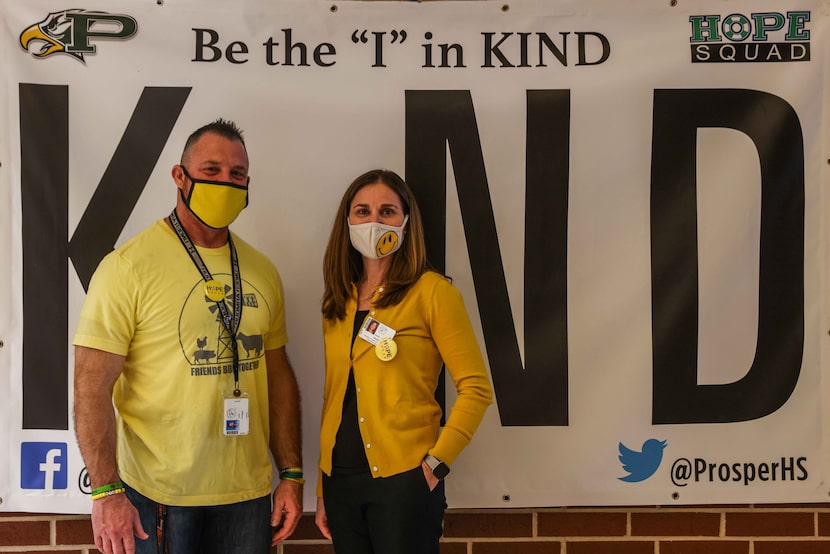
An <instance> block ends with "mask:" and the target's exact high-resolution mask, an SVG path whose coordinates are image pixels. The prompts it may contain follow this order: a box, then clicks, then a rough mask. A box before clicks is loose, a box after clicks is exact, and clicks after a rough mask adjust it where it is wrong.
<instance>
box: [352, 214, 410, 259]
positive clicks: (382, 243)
mask: <svg viewBox="0 0 830 554" xmlns="http://www.w3.org/2000/svg"><path fill="white" fill-rule="evenodd" d="M407 221H409V216H408V215H407V216H406V217H404V218H403V223H401V226H400V227H395V226H394V225H384V224H383V223H377V222H371V223H360V224H358V225H352V224H351V223H349V239H351V242H352V246H354V247H355V250H357V251H358V252H360V253H361V254H363V255H364V256H365V257H367V258H369V259H372V260H378V259H380V258H385V257H386V256H388V255H390V254H393V253H394V252H397V251H398V249H399V248H400V247H401V244H403V237H404V232H403V229H404V227H406V222H407Z"/></svg>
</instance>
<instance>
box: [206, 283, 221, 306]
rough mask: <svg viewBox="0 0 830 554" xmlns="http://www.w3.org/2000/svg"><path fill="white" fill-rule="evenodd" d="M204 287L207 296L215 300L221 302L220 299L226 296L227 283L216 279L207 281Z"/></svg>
mask: <svg viewBox="0 0 830 554" xmlns="http://www.w3.org/2000/svg"><path fill="white" fill-rule="evenodd" d="M204 289H205V296H207V297H208V298H210V299H211V300H213V301H214V302H219V301H220V300H222V299H223V298H225V285H223V284H222V283H220V282H219V281H217V280H216V279H211V280H210V281H205V286H204Z"/></svg>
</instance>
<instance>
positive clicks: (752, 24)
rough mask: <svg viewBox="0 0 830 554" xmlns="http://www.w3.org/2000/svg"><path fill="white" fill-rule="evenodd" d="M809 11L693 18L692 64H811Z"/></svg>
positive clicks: (690, 20)
mask: <svg viewBox="0 0 830 554" xmlns="http://www.w3.org/2000/svg"><path fill="white" fill-rule="evenodd" d="M809 22H810V12H809V11H789V12H787V13H778V12H759V13H752V14H750V15H748V16H747V15H744V14H740V13H732V14H729V15H726V16H720V15H693V16H691V17H689V23H690V24H691V27H692V29H691V38H690V39H689V41H690V42H691V49H692V63H719V62H754V63H759V62H763V63H766V62H807V61H810V30H809V29H808V28H807V24H808V23H809Z"/></svg>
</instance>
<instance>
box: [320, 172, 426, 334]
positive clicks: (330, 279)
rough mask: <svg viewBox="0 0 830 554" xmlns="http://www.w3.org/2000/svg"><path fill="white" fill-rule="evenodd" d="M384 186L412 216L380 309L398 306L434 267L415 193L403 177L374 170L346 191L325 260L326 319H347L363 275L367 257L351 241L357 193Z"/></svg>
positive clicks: (396, 256) (385, 288) (395, 254)
mask: <svg viewBox="0 0 830 554" xmlns="http://www.w3.org/2000/svg"><path fill="white" fill-rule="evenodd" d="M376 183H381V184H384V185H386V186H387V187H389V188H390V189H392V190H393V191H394V192H395V193H396V194H397V195H398V197H399V198H400V199H401V204H402V206H403V210H404V214H405V215H408V216H409V222H408V223H407V224H406V229H405V230H406V234H405V235H404V238H403V244H402V245H401V248H400V249H399V250H398V251H397V252H395V253H394V254H392V262H391V264H390V265H389V269H388V271H387V273H386V279H385V282H384V290H383V294H381V295H380V296H379V297H378V298H377V299H376V300H375V302H374V305H375V306H378V307H389V306H394V305H396V304H398V303H399V302H400V301H401V300H402V299H403V297H404V295H405V294H406V291H407V290H409V287H411V286H412V285H413V284H414V283H415V281H417V280H418V279H419V278H420V277H421V275H423V274H424V272H426V271H428V270H429V269H431V268H430V266H429V263H428V262H427V256H426V246H425V245H424V226H423V222H422V220H421V212H420V211H419V210H418V204H417V203H416V202H415V197H414V196H413V194H412V190H411V189H410V188H409V185H407V184H406V183H405V182H404V180H403V179H401V178H400V176H399V175H398V174H397V173H395V172H393V171H388V170H385V169H373V170H371V171H367V172H366V173H364V174H363V175H361V176H359V177H358V178H357V179H355V180H354V181H353V182H352V184H351V185H349V188H348V189H346V192H345V194H344V195H343V199H342V200H341V201H340V207H339V208H338V209H337V214H336V215H335V216H334V222H333V223H332V227H331V235H330V236H329V243H328V246H326V253H325V256H324V258H323V282H324V285H325V289H324V291H323V309H322V311H323V317H325V318H326V319H343V318H344V317H346V302H347V301H348V299H349V297H350V296H351V294H352V284H353V283H357V282H358V281H359V280H360V277H361V276H362V275H363V257H362V256H361V254H360V252H358V251H357V250H355V248H354V246H352V243H351V240H350V239H349V208H351V205H352V200H353V199H354V197H355V195H356V194H357V192H358V191H359V190H360V189H362V188H363V187H365V186H367V185H374V184H376Z"/></svg>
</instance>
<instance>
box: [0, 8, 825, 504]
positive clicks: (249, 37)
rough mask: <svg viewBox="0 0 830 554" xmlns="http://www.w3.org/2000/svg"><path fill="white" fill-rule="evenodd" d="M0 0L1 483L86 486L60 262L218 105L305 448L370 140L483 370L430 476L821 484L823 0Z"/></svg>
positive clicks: (680, 498)
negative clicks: (350, 200)
mask: <svg viewBox="0 0 830 554" xmlns="http://www.w3.org/2000/svg"><path fill="white" fill-rule="evenodd" d="M672 4H676V5H672ZM0 9H2V13H3V19H2V21H1V22H0V66H2V68H3V73H2V77H0V79H2V81H0V129H2V130H3V132H2V134H0V191H2V192H0V194H2V197H1V198H0V225H2V226H3V232H2V240H0V262H1V263H0V279H2V282H3V283H5V284H6V286H5V287H0V306H2V309H1V310H0V340H2V347H0V383H2V386H0V402H2V407H0V411H1V412H0V413H1V414H2V417H0V444H4V445H7V446H6V448H5V449H4V450H3V451H2V453H0V501H2V503H0V510H9V511H31V512H41V511H48V512H68V513H78V512H86V511H88V510H89V507H90V502H89V499H88V493H89V486H88V481H87V480H86V474H85V470H84V464H83V461H82V459H81V457H80V455H79V453H78V449H77V446H76V444H75V440H74V430H73V428H72V418H71V405H72V391H71V383H72V350H71V337H72V335H73V333H74V329H75V323H76V321H77V317H78V312H79V308H80V305H81V303H82V301H83V296H84V290H85V287H86V284H87V283H88V280H89V276H90V275H91V273H92V271H93V270H94V268H95V266H96V265H97V263H98V261H99V260H100V259H101V257H102V256H103V255H104V254H106V253H107V252H109V251H110V250H111V249H112V248H113V247H114V246H117V245H120V244H121V243H123V242H124V241H125V240H126V239H128V238H129V237H131V236H133V235H134V234H136V233H137V232H138V231H139V230H141V229H143V228H144V227H146V226H147V225H149V224H151V223H152V222H153V221H155V220H157V219H160V218H162V217H164V216H165V215H167V213H168V212H169V210H170V209H171V207H172V206H173V204H174V201H175V188H174V185H173V183H172V180H171V178H170V168H171V167H172V166H173V165H174V164H176V163H177V162H178V160H179V156H180V154H181V150H182V147H183V145H184V141H185V139H186V137H187V136H188V135H189V134H190V132H192V131H193V130H194V129H196V128H197V127H199V126H201V125H202V124H204V123H207V122H209V121H212V120H214V119H216V118H217V117H224V118H228V119H231V120H234V121H236V122H237V123H238V124H239V125H240V126H241V127H242V128H243V129H244V131H245V137H246V142H247V144H248V150H249V154H250V159H251V199H252V202H251V205H250V206H249V207H248V208H247V209H246V211H245V212H244V213H243V215H242V217H240V219H239V220H238V223H235V224H234V230H235V231H236V232H237V233H239V234H240V235H242V236H243V237H245V238H246V239H248V240H249V241H250V242H252V243H253V244H254V245H255V246H257V247H258V248H260V249H261V250H262V251H264V252H265V253H266V254H267V255H268V256H269V257H270V258H271V259H273V260H274V262H275V263H276V265H277V267H278V268H279V270H280V272H281V274H282V276H283V280H284V284H285V289H286V296H287V299H288V303H287V314H288V329H289V335H290V342H289V345H288V351H289V355H290V358H291V360H292V362H293V365H294V367H295V370H296V372H297V375H298V378H299V380H300V386H301V390H302V400H303V436H304V458H305V469H306V473H307V474H309V475H314V474H315V473H316V472H315V468H316V462H317V457H318V441H317V437H318V428H319V422H320V407H321V399H322V388H323V371H324V368H323V355H322V336H321V331H320V329H321V325H320V317H321V316H320V309H319V306H320V304H319V302H320V297H321V293H322V277H321V261H322V255H323V250H324V248H325V244H326V241H327V238H328V233H329V230H330V225H331V221H332V217H333V216H334V212H335V209H336V207H337V204H338V202H339V199H340V196H341V195H342V193H343V191H344V190H345V188H346V186H347V185H348V184H349V183H350V182H351V180H352V179H353V178H354V177H355V176H357V175H358V174H360V173H362V172H363V171H365V170H368V169H371V168H375V167H385V168H389V169H393V170H395V171H397V172H399V173H401V174H403V175H405V177H406V179H407V180H408V181H409V183H410V184H411V185H412V186H413V188H414V189H415V191H416V194H417V195H418V197H419V202H420V203H421V208H422V211H423V212H424V219H425V225H426V227H427V234H428V247H429V251H430V257H431V259H432V261H433V263H434V264H435V265H436V266H438V267H439V268H441V269H443V270H444V271H445V272H446V273H447V274H448V275H450V276H451V277H452V278H453V281H454V283H455V285H456V286H457V287H458V288H459V289H460V290H461V291H462V293H463V295H464V299H465V302H466V305H467V307H468V310H469V311H470V314H471V317H472V319H473V322H474V326H475V327H476V330H477V333H478V336H479V340H480V344H481V348H482V352H483V353H484V354H485V357H486V359H487V360H488V363H489V369H490V372H491V375H492V378H493V383H494V388H495V394H496V404H495V405H494V406H493V407H492V408H491V409H490V410H489V411H488V412H487V414H486V416H485V419H484V421H483V423H482V425H481V428H480V430H479V431H478V432H477V434H476V435H475V437H474V438H473V441H472V444H471V445H470V446H469V447H468V448H467V449H466V450H465V451H464V452H463V453H462V455H461V457H460V458H459V460H458V461H457V463H456V464H455V465H454V467H453V472H452V474H451V476H450V477H449V478H448V481H447V494H448V500H449V504H450V506H451V507H527V506H562V505H567V506H579V505H590V506H597V505H620V504H623V505H636V504H647V505H655V504H659V505H672V504H705V503H760V502H776V503H778V502H823V501H826V500H827V497H828V493H830V487H828V485H827V483H828V482H830V475H828V469H827V468H828V467H830V452H829V451H828V443H829V441H828V439H827V435H828V432H827V428H826V427H825V426H824V424H823V422H824V421H825V420H826V419H827V417H828V414H827V410H826V408H825V406H827V400H828V390H827V389H828V386H827V381H828V375H830V373H828V372H830V366H829V365H828V358H827V353H828V352H827V347H828V340H829V338H828V334H827V330H828V328H829V327H828V324H829V323H830V322H828V298H827V290H828V287H827V284H826V283H827V269H828V266H827V263H828V262H827V260H828V258H827V245H826V240H825V237H826V236H827V233H828V221H827V219H828V211H827V210H828V202H827V199H826V197H825V196H826V195H825V190H826V188H827V186H828V185H830V179H829V178H828V163H827V162H828V157H830V148H828V145H830V120H829V119H828V112H827V102H826V99H827V96H828V89H829V88H830V87H829V86H828V85H830V82H829V81H828V54H829V53H830V52H828V50H829V49H828V41H830V36H828V32H829V31H830V29H828V26H829V24H830V21H828V13H830V2H828V0H803V1H800V2H795V3H793V2H789V3H787V9H786V10H784V9H783V8H782V7H781V3H780V2H774V1H771V0H742V1H732V0H728V1H727V0H723V1H715V0H702V1H696V2H680V3H674V2H668V1H664V0H648V1H645V0H640V1H632V2H625V3H620V2H617V1H616V0H590V1H584V0H579V1H577V0H574V1H565V2H545V1H538V2H536V1H525V0H520V1H516V2H509V3H507V2H435V3H433V2H426V3H398V2H393V3H385V2H367V3H362V2H339V1H338V2H335V1H328V2H320V1H308V0H304V1H302V2H296V3H295V2H290V1H281V2H267V3H266V2H261V1H254V0H248V1H240V2H233V3H231V2H221V1H219V0H210V1H205V0H198V1H196V0H165V1H164V2H160V3H154V2H148V1H146V0H142V1H138V0H119V1H112V0H108V1H104V0H98V1H95V0H81V1H80V2H75V3H72V4H67V3H65V2H60V1H58V0H48V1H47V0H31V1H27V2H17V1H15V0H0ZM445 394H446V398H447V406H448V407H451V406H452V401H453V394H454V391H453V388H452V384H451V382H448V383H447V390H446V393H445ZM182 432H187V430H186V429H183V430H182ZM204 462H205V463H216V460H205V461H204ZM194 471H198V468H194ZM306 488H307V490H306V498H305V505H306V507H307V508H311V507H313V506H314V500H313V494H314V483H313V479H312V482H311V483H309V485H308V486H307V487H306Z"/></svg>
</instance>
